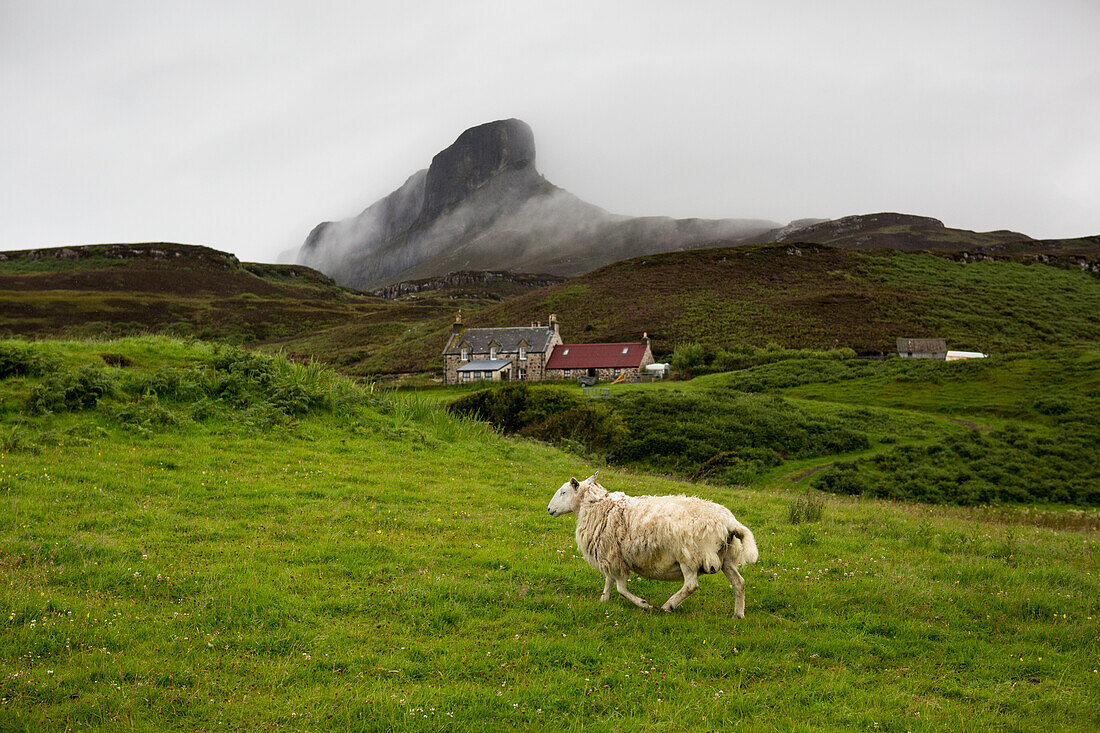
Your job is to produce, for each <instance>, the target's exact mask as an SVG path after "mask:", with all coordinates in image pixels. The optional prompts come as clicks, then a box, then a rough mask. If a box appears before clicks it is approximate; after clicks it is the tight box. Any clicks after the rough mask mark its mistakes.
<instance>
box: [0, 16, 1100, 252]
mask: <svg viewBox="0 0 1100 733" xmlns="http://www.w3.org/2000/svg"><path fill="white" fill-rule="evenodd" d="M1098 39H1100V1H1098V0H1046V1H1045V2H1033V1H1031V0H1020V1H1015V0H988V1H982V2H967V1H966V0H946V1H944V2H930V1H924V0H922V1H920V2H915V1H908V2H889V1H887V0H875V1H871V2H845V1H844V0H831V1H830V2H813V1H807V2H760V1H759V0H752V1H751V2H741V1H736V2H735V1H733V0H728V1H725V2H695V3H691V2H684V3H668V2H638V1H634V2H595V1H589V2H578V3H565V2H545V0H542V1H541V2H531V3H526V2H509V3H505V2H471V1H469V0H464V1H463V2H451V1H448V2H413V1H408V2H394V3H368V2H347V3H331V2H318V1H317V0H311V1H310V2H262V3H261V2H226V1H217V2H199V1H197V0H187V2H149V1H148V0H142V1H140V2H112V1H108V0H104V1H101V2H95V3H90V2H50V1H47V0H25V1H23V2H17V1H9V0H0V99H2V100H3V103H2V104H3V109H2V110H0V249H25V248H30V247H40V246H58V245H65V244H86V243H96V242H119V241H177V242H185V243H191V244H205V245H208V246H211V247H215V248H217V249H222V250H227V251H230V252H234V253H235V254H237V255H238V256H239V257H241V258H242V259H245V260H256V261H274V259H275V258H276V257H277V255H278V253H279V252H281V251H283V250H286V249H289V248H291V247H296V246H297V245H299V244H301V242H302V240H303V239H304V238H305V236H306V235H307V234H308V233H309V231H310V229H311V228H312V227H313V226H314V225H315V224H316V223H318V222H320V221H324V220H332V219H341V218H344V217H348V216H352V215H354V214H357V213H358V212H359V211H361V210H362V209H363V208H365V207H366V206H368V205H369V204H370V203H372V202H373V201H375V200H377V199H378V198H380V197H382V196H384V195H386V194H387V193H389V192H390V191H392V190H393V189H394V188H396V187H397V186H399V185H400V184H401V183H403V182H404V180H405V179H406V178H407V177H408V176H409V175H411V174H412V173H414V172H415V171H417V170H418V169H420V168H424V167H426V166H427V165H428V164H429V163H430V162H431V158H432V156H433V155H434V154H435V153H436V152H438V151H439V150H440V149H442V148H444V147H446V146H447V145H449V144H450V143H451V142H453V141H454V139H455V138H456V137H457V136H458V135H459V133H461V132H462V131H463V130H464V129H466V128H467V127H470V126H473V125H476V124H480V123H482V122H487V121H490V120H495V119H501V118H505V117H518V118H520V119H523V120H525V121H527V122H528V123H529V124H530V125H531V127H532V128H533V130H534V133H535V143H536V147H537V150H538V161H537V165H538V167H539V170H540V171H541V172H542V173H543V174H544V175H545V176H546V177H547V178H548V179H549V180H551V181H552V182H554V183H556V184H557V185H559V186H561V187H563V188H565V189H567V190H569V191H571V192H572V193H574V194H576V195H578V196H579V197H581V198H582V199H585V200H587V201H589V202H591V203H593V204H596V205H598V206H602V207H603V208H605V209H608V210H610V211H612V212H615V213H621V214H635V215H669V216H676V217H689V216H699V217H715V218H719V217H747V218H764V219H773V220H776V221H780V222H783V223H785V222H787V221H788V220H790V219H796V218H802V217H828V218H833V217H839V216H844V215H848V214H858V213H870V212H875V211H900V212H906V213H913V214H923V215H927V216H934V217H936V218H939V219H942V220H943V221H944V222H945V223H946V224H947V225H948V226H954V227H961V228H966V229H976V230H988V229H1014V230H1017V231H1021V232H1024V233H1026V234H1029V235H1032V236H1036V237H1062V236H1080V235H1086V234H1100V50H1098V49H1100V42H1098Z"/></svg>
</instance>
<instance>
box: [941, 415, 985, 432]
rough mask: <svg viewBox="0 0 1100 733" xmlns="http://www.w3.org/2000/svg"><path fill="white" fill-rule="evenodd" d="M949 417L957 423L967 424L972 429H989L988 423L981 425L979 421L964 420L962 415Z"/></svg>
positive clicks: (983, 430)
mask: <svg viewBox="0 0 1100 733" xmlns="http://www.w3.org/2000/svg"><path fill="white" fill-rule="evenodd" d="M947 419H948V420H950V421H951V422H953V423H957V424H959V425H965V426H966V427H968V428H970V429H971V430H980V431H981V432H983V433H984V432H985V431H986V430H989V426H988V425H979V424H978V423H976V422H974V421H973V420H963V419H962V418H961V417H949V418H947Z"/></svg>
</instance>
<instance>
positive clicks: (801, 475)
mask: <svg viewBox="0 0 1100 733" xmlns="http://www.w3.org/2000/svg"><path fill="white" fill-rule="evenodd" d="M833 463H835V461H830V462H829V463H822V464H821V465H820V466H813V467H811V468H806V469H803V470H801V471H799V472H798V473H795V474H787V477H788V478H790V479H791V483H792V484H797V483H798V482H799V481H801V480H802V479H804V478H806V477H807V476H813V475H814V474H815V473H817V472H818V471H820V470H821V469H823V468H828V467H829V466H831V465H833Z"/></svg>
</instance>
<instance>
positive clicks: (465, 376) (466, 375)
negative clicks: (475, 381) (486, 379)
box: [462, 372, 470, 382]
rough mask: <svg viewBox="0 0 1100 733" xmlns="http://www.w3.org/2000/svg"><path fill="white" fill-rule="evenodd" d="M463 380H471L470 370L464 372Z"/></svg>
mask: <svg viewBox="0 0 1100 733" xmlns="http://www.w3.org/2000/svg"><path fill="white" fill-rule="evenodd" d="M462 381H463V382H469V381H470V373H469V372H462Z"/></svg>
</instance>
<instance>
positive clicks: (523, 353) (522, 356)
mask: <svg viewBox="0 0 1100 733" xmlns="http://www.w3.org/2000/svg"><path fill="white" fill-rule="evenodd" d="M526 359H527V346H526V345H524V344H520V345H519V360H520V361H525V360H526Z"/></svg>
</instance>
